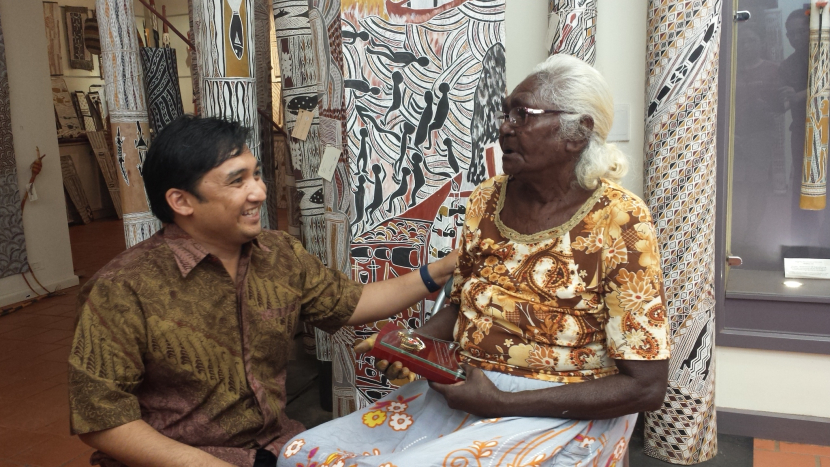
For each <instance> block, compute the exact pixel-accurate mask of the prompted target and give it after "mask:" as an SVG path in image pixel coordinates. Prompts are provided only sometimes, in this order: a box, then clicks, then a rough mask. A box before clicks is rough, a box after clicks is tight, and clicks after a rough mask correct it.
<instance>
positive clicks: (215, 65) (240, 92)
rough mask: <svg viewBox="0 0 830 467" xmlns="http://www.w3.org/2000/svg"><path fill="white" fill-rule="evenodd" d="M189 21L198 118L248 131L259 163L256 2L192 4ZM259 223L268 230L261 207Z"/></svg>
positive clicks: (237, 0)
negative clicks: (198, 80) (196, 74)
mask: <svg viewBox="0 0 830 467" xmlns="http://www.w3.org/2000/svg"><path fill="white" fill-rule="evenodd" d="M191 18H192V20H193V30H194V32H195V34H194V36H195V37H194V39H195V41H194V45H195V46H196V58H197V62H198V64H199V77H200V78H201V83H200V87H199V90H200V92H201V96H200V98H201V102H200V104H201V110H202V116H204V117H218V118H224V119H228V120H233V121H237V122H240V123H241V124H242V125H244V126H246V127H248V128H250V129H251V132H250V134H249V135H248V147H249V148H250V150H251V153H253V155H254V157H256V158H257V159H258V160H261V158H260V150H261V148H260V131H259V116H258V115H257V96H256V52H255V47H254V44H255V39H254V37H255V35H254V34H255V33H254V29H255V28H254V0H193V11H192V16H191ZM261 219H262V226H263V228H268V227H269V223H268V209H267V207H266V206H265V205H264V204H263V207H262V211H261Z"/></svg>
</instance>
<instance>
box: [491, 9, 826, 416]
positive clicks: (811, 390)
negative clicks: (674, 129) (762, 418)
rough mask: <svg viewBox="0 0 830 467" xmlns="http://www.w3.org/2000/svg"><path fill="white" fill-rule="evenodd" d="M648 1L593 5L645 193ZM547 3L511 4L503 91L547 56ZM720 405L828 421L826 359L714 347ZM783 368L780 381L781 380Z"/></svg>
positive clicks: (633, 182)
mask: <svg viewBox="0 0 830 467" xmlns="http://www.w3.org/2000/svg"><path fill="white" fill-rule="evenodd" d="M646 7H647V2H644V1H641V0H627V1H621V0H598V11H599V18H598V20H597V60H596V64H595V67H596V68H597V69H598V70H599V71H600V72H601V73H602V74H603V76H605V78H606V80H607V81H608V84H609V85H610V86H611V90H612V91H613V93H614V101H615V103H616V104H629V106H630V109H631V118H630V125H631V126H630V132H631V140H630V141H628V142H623V143H616V144H617V145H618V146H619V147H620V148H621V149H622V150H623V151H624V152H625V153H626V154H628V156H629V161H630V166H629V172H628V175H627V176H626V177H625V178H624V179H623V181H622V184H623V186H625V187H626V188H627V189H629V190H631V191H633V192H634V193H636V194H638V195H641V196H642V193H643V157H644V149H643V148H644V145H643V140H644V134H645V122H644V118H645V77H646V63H645V59H646V20H647V11H646ZM547 9H548V2H547V1H546V0H523V1H521V2H519V1H516V2H508V7H507V17H506V21H505V22H506V29H507V38H506V50H507V87H508V91H509V90H512V89H513V88H514V87H515V86H516V85H517V84H519V83H520V82H521V81H522V80H523V79H524V78H525V76H527V74H528V73H530V71H531V69H532V68H533V66H534V65H536V64H537V63H539V62H541V61H542V60H544V59H545V58H546V57H547V51H546V50H545V49H544V47H543V46H537V44H540V43H541V42H542V40H543V38H544V37H545V29H546V28H547ZM722 82H723V81H722ZM715 357H716V360H715V372H716V373H715V374H716V379H715V401H716V404H717V405H718V406H719V407H723V408H734V409H744V410H756V411H762V412H774V413H783V414H796V415H811V416H819V417H830V397H828V395H830V356H826V355H812V354H799V353H791V352H771V351H762V350H750V349H737V348H730V347H717V348H716V353H715ZM782 371H784V372H785V374H784V376H780V375H781V374H782V373H781V372H782Z"/></svg>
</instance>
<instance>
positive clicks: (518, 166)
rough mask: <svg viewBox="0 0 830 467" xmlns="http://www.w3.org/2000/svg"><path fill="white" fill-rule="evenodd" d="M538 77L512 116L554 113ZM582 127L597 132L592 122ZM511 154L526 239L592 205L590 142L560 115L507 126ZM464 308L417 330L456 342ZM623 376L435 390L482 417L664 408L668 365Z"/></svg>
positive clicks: (600, 414) (610, 414) (361, 346)
mask: <svg viewBox="0 0 830 467" xmlns="http://www.w3.org/2000/svg"><path fill="white" fill-rule="evenodd" d="M536 89H537V80H536V78H535V77H534V76H531V77H529V78H527V79H525V80H524V81H523V82H522V83H521V84H519V86H518V87H516V89H515V90H514V91H513V92H512V93H511V94H510V95H509V96H508V97H507V99H506V100H505V104H504V106H505V108H504V110H505V111H508V110H510V109H512V108H515V107H530V108H536V109H550V108H551V106H550V105H546V104H545V103H544V102H542V101H541V100H540V99H539V97H538V95H537V93H536ZM581 124H582V125H584V126H585V127H587V128H589V129H593V125H594V122H593V120H592V119H591V118H590V117H585V118H583V119H582V121H581ZM499 142H500V144H501V147H502V150H503V151H504V157H503V162H502V164H503V168H504V172H505V173H506V174H508V175H510V176H511V178H510V182H509V183H508V185H507V195H506V198H505V203H504V209H503V210H502V211H501V213H500V217H501V220H502V222H503V223H504V224H505V225H507V226H508V227H510V228H512V229H513V230H516V231H517V232H519V233H523V234H532V233H536V232H541V231H544V230H547V229H551V228H553V227H556V226H558V225H562V224H564V223H565V222H567V221H568V220H569V219H570V218H571V217H572V216H573V215H574V214H575V213H576V211H578V210H579V208H580V207H581V206H582V204H584V203H585V201H587V200H588V198H590V196H591V194H592V191H591V190H586V189H584V188H582V187H581V186H579V184H577V183H576V177H575V175H574V168H575V167H576V162H577V160H578V159H579V155H580V153H581V152H582V150H583V149H585V147H586V146H587V144H588V141H587V140H581V141H567V140H564V139H562V138H560V136H559V115H558V114H544V115H539V116H529V117H528V119H527V123H526V124H525V125H512V124H511V123H510V122H508V121H505V122H504V123H502V125H501V127H500V128H499ZM457 316H458V305H454V304H451V305H449V306H446V307H444V308H442V309H441V310H440V311H439V312H438V313H436V314H435V315H434V316H433V317H432V318H430V320H429V321H428V322H427V323H426V324H424V325H423V326H422V327H421V328H419V329H418V333H420V334H423V335H426V336H430V337H435V338H438V339H443V340H454V336H453V335H452V329H453V327H454V325H455V322H456V319H457ZM374 337H375V336H372V337H370V338H369V339H367V340H365V341H362V342H359V343H357V345H355V352H357V353H363V352H366V351H368V350H369V349H370V348H371V346H372V344H374ZM615 363H616V365H617V368H618V369H619V373H618V374H616V375H612V376H606V377H604V378H599V379H596V380H591V381H585V382H582V383H574V384H565V385H562V386H558V387H553V388H547V389H538V390H532V391H521V392H515V393H510V392H502V391H500V390H499V389H498V388H497V387H496V386H495V385H494V384H493V383H492V382H491V381H490V380H489V379H488V378H487V376H485V374H484V373H483V372H482V371H481V370H480V369H478V368H475V367H472V366H469V365H463V366H464V370H465V372H466V374H467V379H466V380H465V381H463V382H459V383H456V384H451V385H448V384H438V383H433V382H430V387H432V388H433V389H434V390H436V391H438V392H440V393H441V394H443V395H444V397H445V398H446V399H447V404H448V405H449V406H450V408H452V409H457V410H463V411H465V412H468V413H471V414H473V415H478V416H481V417H510V416H518V417H557V418H570V419H577V420H599V419H608V418H616V417H621V416H623V415H627V414H632V413H637V412H642V411H647V410H656V409H658V408H659V407H660V406H661V405H662V403H663V398H664V396H665V392H666V384H667V380H668V370H669V361H668V360H652V361H646V360H643V361H640V360H615ZM377 366H378V368H379V369H381V370H385V372H386V375H387V377H389V378H390V379H397V378H400V377H406V376H407V375H408V374H409V373H410V372H409V369H407V368H405V367H403V365H402V364H401V362H394V363H392V364H391V365H389V364H388V362H386V361H382V362H379V363H378V365H377Z"/></svg>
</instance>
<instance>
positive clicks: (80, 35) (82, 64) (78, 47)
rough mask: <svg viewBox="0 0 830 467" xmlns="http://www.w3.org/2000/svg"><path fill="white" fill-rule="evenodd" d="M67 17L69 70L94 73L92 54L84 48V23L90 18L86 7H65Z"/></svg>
mask: <svg viewBox="0 0 830 467" xmlns="http://www.w3.org/2000/svg"><path fill="white" fill-rule="evenodd" d="M64 14H65V15H66V45H67V47H68V48H69V68H76V69H79V70H87V71H92V70H93V69H94V68H95V66H94V65H93V64H92V54H91V53H89V51H88V50H86V47H84V21H86V19H87V18H88V17H89V10H88V9H87V8H86V7H80V6H78V7H75V6H67V7H64Z"/></svg>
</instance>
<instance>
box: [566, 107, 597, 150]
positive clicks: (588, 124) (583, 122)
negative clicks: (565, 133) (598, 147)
mask: <svg viewBox="0 0 830 467" xmlns="http://www.w3.org/2000/svg"><path fill="white" fill-rule="evenodd" d="M579 126H581V127H582V129H583V132H584V134H586V135H588V137H587V138H585V139H583V140H578V141H568V142H567V143H566V144H565V149H567V150H569V151H571V152H574V153H577V154H582V151H583V150H584V149H585V147H586V146H588V143H589V142H590V141H591V136H590V135H591V133H593V131H594V119H593V117H591V116H590V115H583V116H582V117H581V118H580V119H579Z"/></svg>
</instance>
